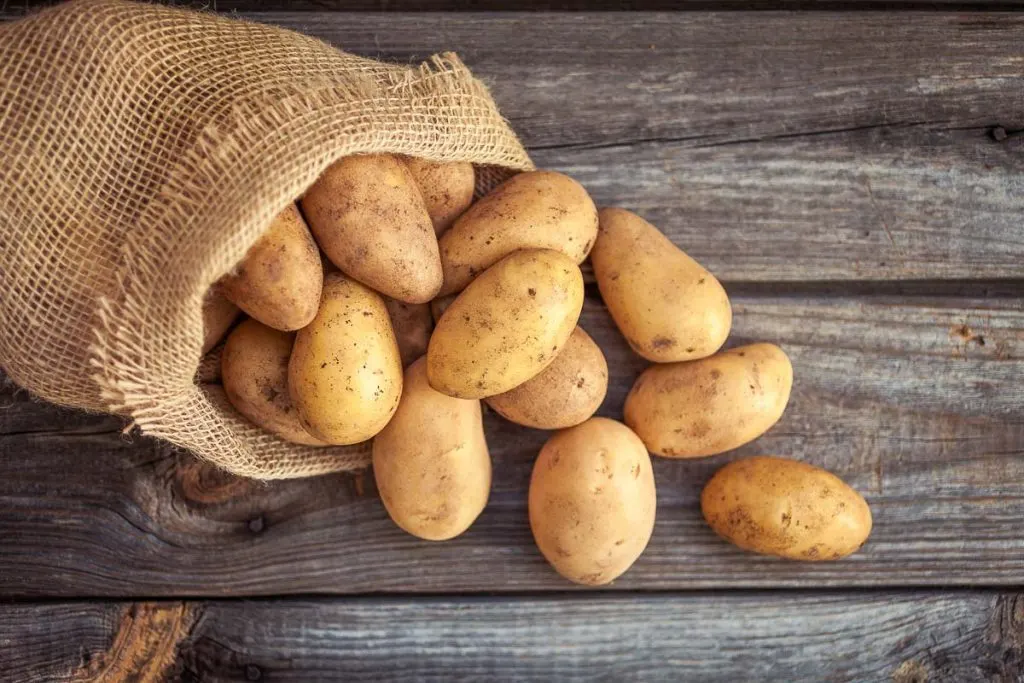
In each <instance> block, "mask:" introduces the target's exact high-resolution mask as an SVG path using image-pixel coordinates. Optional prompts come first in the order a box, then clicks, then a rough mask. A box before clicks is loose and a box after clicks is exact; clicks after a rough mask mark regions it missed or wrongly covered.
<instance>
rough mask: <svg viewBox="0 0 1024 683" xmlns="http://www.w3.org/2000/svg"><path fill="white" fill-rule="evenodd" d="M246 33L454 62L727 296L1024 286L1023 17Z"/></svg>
mask: <svg viewBox="0 0 1024 683" xmlns="http://www.w3.org/2000/svg"><path fill="white" fill-rule="evenodd" d="M249 16H251V17H252V18H254V19H257V20H262V21H269V22H273V23H278V24H280V25H282V26H285V27H288V28H292V29H295V30H299V31H302V32H305V33H309V34H311V35H315V36H317V37H320V38H323V39H324V40H327V41H328V42H331V43H333V44H335V45H337V46H339V47H342V48H344V49H347V50H350V51H354V52H357V53H360V54H363V55H368V56H372V57H380V58H384V59H389V60H395V61H399V62H413V61H417V60H422V59H425V58H426V57H427V56H428V55H429V54H431V53H433V52H437V51H442V50H455V51H457V52H458V53H459V54H460V55H461V56H462V57H463V59H464V60H465V61H466V63H467V64H468V65H469V66H470V67H471V68H473V70H474V72H475V73H476V74H477V75H478V76H479V77H481V78H483V79H485V80H486V81H487V82H488V83H490V85H491V87H492V92H493V93H494V96H495V98H496V100H497V102H498V104H499V106H500V107H501V109H502V112H503V113H504V114H505V115H506V116H507V117H508V118H509V119H510V121H511V122H512V124H513V126H514V128H515V129H516V130H517V132H519V134H520V135H521V137H522V139H523V141H524V142H525V143H526V144H527V146H528V147H529V148H530V149H531V153H532V154H533V156H534V158H535V160H536V162H537V163H538V164H539V165H541V166H544V167H550V168H555V169H559V170H563V171H565V172H567V173H569V174H571V175H573V176H574V177H576V178H577V179H579V180H580V181H581V182H582V183H583V184H584V185H585V186H586V187H587V188H588V190H590V191H591V193H592V194H593V196H594V198H595V200H596V201H597V202H598V203H599V204H601V205H619V206H623V207H626V208H631V209H635V210H638V211H640V212H641V213H642V214H643V215H644V216H645V217H647V218H649V219H650V220H652V222H654V223H655V224H656V225H658V226H659V227H660V228H661V229H662V230H664V231H665V232H666V233H667V234H669V235H670V236H671V237H672V238H673V240H675V241H676V242H677V243H678V244H680V245H681V246H683V247H684V248H685V249H687V250H688V252H689V253H691V255H693V256H694V257H695V258H697V259H698V260H700V261H701V262H702V263H704V264H705V265H706V266H707V267H708V268H710V269H711V270H712V271H713V272H715V273H716V274H717V275H718V276H719V277H720V278H721V279H724V280H757V281H778V280H787V281H799V280H808V279H812V280H814V279H819V280H820V279H837V280H862V279H876V280H881V279H917V278H960V279H972V278H1005V277H1021V276H1024V265H1022V264H1024V231H1022V230H1021V224H1020V216H1021V215H1022V214H1024V154H1022V152H1024V146H1022V144H1024V138H1020V137H1008V138H1006V139H1003V140H997V139H996V138H997V137H999V136H998V135H993V131H995V130H996V129H997V127H1001V129H1002V130H1004V131H1010V132H1013V131H1017V130H1020V129H1024V109H1022V108H1021V106H1020V92H1021V77H1022V75H1024V56H1021V55H1020V51H1019V45H1020V41H1021V39H1022V36H1024V16H1022V15H988V14H966V15H965V14H937V15H915V16H914V20H913V21H908V20H906V19H905V18H904V17H902V16H901V15H898V14H818V13H813V14H751V13H731V14H730V13H723V14H710V13H697V14H667V13H662V14H658V13H651V14H626V15H618V14H601V13H582V14H567V15H552V16H545V19H544V21H537V20H536V18H535V15H529V14H518V13H513V14H498V15H491V14H446V15H426V16H425V15H387V16H382V15H372V14H371V15H362V14H347V15H339V14H279V13H268V14H253V15H249ZM598 36H599V37H600V38H599V39H596V40H595V37H598Z"/></svg>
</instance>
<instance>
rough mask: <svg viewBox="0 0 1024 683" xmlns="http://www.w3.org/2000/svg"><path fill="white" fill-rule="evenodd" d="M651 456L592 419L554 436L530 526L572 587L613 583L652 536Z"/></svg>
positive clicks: (533, 490) (615, 428)
mask: <svg viewBox="0 0 1024 683" xmlns="http://www.w3.org/2000/svg"><path fill="white" fill-rule="evenodd" d="M656 508H657V494H656V492H655V489H654V472H653V471H652V469H651V458H650V456H649V455H647V450H646V449H645V448H644V445H643V443H642V442H641V441H640V439H639V438H637V436H636V434H634V433H633V432H632V431H630V429H629V428H628V427H626V426H625V425H624V424H622V423H620V422H616V421H615V420H609V419H607V418H603V417H595V418H591V419H589V420H587V421H586V422H584V423H583V424H580V425H577V426H575V427H572V428H570V429H565V430H562V431H560V432H557V433H556V434H555V435H554V436H552V437H551V438H550V439H548V442H547V443H545V444H544V447H543V448H542V449H541V451H540V455H539V456H537V460H536V462H535V463H534V465H533V475H532V476H531V478H530V493H529V514H530V528H531V529H532V531H533V537H534V540H535V541H536V542H537V547H538V548H539V549H540V551H541V553H542V554H543V555H544V557H545V558H546V559H547V561H548V562H549V563H551V565H552V566H553V567H554V568H555V570H556V571H557V572H558V573H559V574H561V575H562V576H564V577H565V578H567V579H569V580H570V581H574V582H576V583H582V584H586V585H591V586H598V585H602V584H606V583H610V582H611V581H613V580H615V579H616V578H617V577H619V576H620V575H622V574H623V573H624V572H625V571H626V570H627V569H629V568H630V567H631V566H632V565H633V563H634V562H635V561H636V560H637V558H638V557H640V554H641V553H642V552H643V551H644V548H646V547H647V542H648V541H649V540H650V538H651V533H652V532H653V530H654V516H655V511H656Z"/></svg>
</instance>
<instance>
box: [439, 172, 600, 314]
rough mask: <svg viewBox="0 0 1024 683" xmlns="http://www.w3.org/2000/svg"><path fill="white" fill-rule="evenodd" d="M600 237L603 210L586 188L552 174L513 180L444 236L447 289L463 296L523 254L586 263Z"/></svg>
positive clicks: (532, 174) (533, 174) (444, 290)
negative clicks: (547, 253) (537, 252)
mask: <svg viewBox="0 0 1024 683" xmlns="http://www.w3.org/2000/svg"><path fill="white" fill-rule="evenodd" d="M596 238H597V209H596V207H595V206H594V202H593V200H592V199H591V198H590V195H588V194H587V191H586V190H584V189H583V186H582V185H580V184H579V183H577V182H576V181H575V180H573V179H572V178H570V177H569V176H566V175H562V174H561V173H554V172H552V171H531V172H529V173H520V174H519V175H515V176H512V177H511V178H509V179H508V180H506V181H505V182H504V183H502V184H501V185H499V186H498V187H496V188H495V189H494V190H493V191H491V192H490V193H489V194H487V195H486V196H484V197H483V198H481V199H480V201H478V202H477V203H476V204H474V205H473V206H471V207H470V208H469V210H468V211H466V212H465V213H464V214H462V216H460V217H459V219H458V220H457V221H455V225H453V226H452V227H451V229H450V230H448V232H446V233H445V234H444V235H442V236H441V239H440V250H441V263H442V264H443V268H444V285H443V286H442V287H441V291H440V295H442V296H443V295H445V294H454V293H456V292H459V291H461V290H462V289H463V288H465V287H466V285H468V284H469V283H470V281H472V279H473V278H474V277H476V276H477V275H478V274H480V273H482V272H483V271H484V270H486V269H487V268H490V267H491V266H492V265H493V264H495V263H497V262H498V261H499V260H501V259H502V258H504V257H505V256H508V255H509V254H511V253H512V252H514V251H517V250H519V249H553V250H555V251H560V252H562V253H563V254H565V255H566V256H568V257H569V258H570V259H571V260H572V261H573V263H576V264H580V263H582V262H583V260H584V259H585V258H586V257H587V254H588V253H589V252H590V248H591V247H592V246H593V244H594V240H595V239H596Z"/></svg>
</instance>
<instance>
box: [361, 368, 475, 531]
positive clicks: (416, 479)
mask: <svg viewBox="0 0 1024 683" xmlns="http://www.w3.org/2000/svg"><path fill="white" fill-rule="evenodd" d="M373 476H374V477H375V479H376V481H377V489H378V490H379V491H380V497H381V500H382V501H383V502H384V507H385V508H386V509H387V511H388V514H389V515H390V516H391V519H392V520H394V522H395V524H397V525H398V526H399V527H401V528H402V529H404V530H405V531H407V532H409V533H410V534H412V535H413V536H417V537H419V538H423V539H426V540H429V541H443V540H447V539H449V538H454V537H455V536H458V535H459V534H461V533H462V532H463V531H465V530H466V529H468V528H469V527H470V525H471V524H472V523H473V521H474V520H476V518H477V517H478V516H479V515H480V513H481V512H482V511H483V509H484V507H485V506H486V505H487V499H488V497H489V496H490V491H491V457H490V454H489V453H488V451H487V441H486V439H485V438H484V427H483V421H482V417H481V411H480V401H475V400H474V401H467V400H464V399H461V398H452V397H451V396H445V395H444V394H441V393H439V392H437V391H434V390H433V389H431V388H430V384H429V382H427V363H426V358H420V359H419V360H417V361H416V362H415V363H413V364H412V365H410V366H409V368H408V369H407V370H406V371H405V381H404V385H403V388H402V400H401V401H400V402H399V404H398V411H397V412H396V413H395V416H394V417H393V418H391V421H390V422H389V423H388V425H387V426H386V427H385V428H384V429H383V430H382V431H381V433H380V434H378V435H377V436H376V437H375V438H374V440H373Z"/></svg>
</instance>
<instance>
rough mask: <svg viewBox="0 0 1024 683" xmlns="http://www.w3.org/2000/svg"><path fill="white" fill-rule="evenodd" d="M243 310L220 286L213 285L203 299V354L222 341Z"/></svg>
mask: <svg viewBox="0 0 1024 683" xmlns="http://www.w3.org/2000/svg"><path fill="white" fill-rule="evenodd" d="M241 314H242V311H240V310H239V309H238V306H236V305H234V304H233V303H231V302H230V301H228V299H227V297H226V296H224V294H223V293H221V291H220V288H219V287H211V288H210V291H208V292H207V293H206V297H205V298H204V299H203V347H202V351H201V353H202V355H204V356H205V355H206V354H207V353H208V352H209V351H210V349H212V348H213V347H215V346H216V345H217V344H219V343H220V340H221V339H223V338H224V335H225V334H227V332H228V330H229V329H231V325H232V323H234V322H235V320H237V319H238V316H239V315H241Z"/></svg>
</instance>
